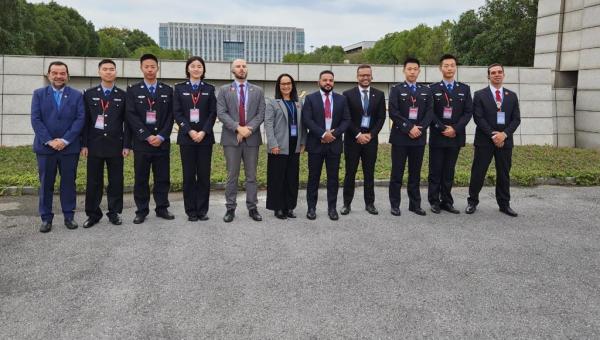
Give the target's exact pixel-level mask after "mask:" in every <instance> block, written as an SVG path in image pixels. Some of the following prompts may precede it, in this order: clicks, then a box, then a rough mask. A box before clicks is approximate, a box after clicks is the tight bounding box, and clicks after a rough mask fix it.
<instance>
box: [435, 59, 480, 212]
mask: <svg viewBox="0 0 600 340" xmlns="http://www.w3.org/2000/svg"><path fill="white" fill-rule="evenodd" d="M456 64H457V61H456V57H454V56H453V55H451V54H445V55H444V56H442V58H441V59H440V71H441V72H442V77H443V79H442V81H440V82H437V83H433V84H431V85H430V86H429V87H430V88H431V92H432V93H433V113H434V124H433V125H432V126H433V128H431V131H430V135H429V190H428V194H427V196H428V199H429V204H430V205H431V211H432V212H434V213H436V214H439V213H440V211H441V210H442V209H443V210H446V211H448V212H451V213H453V214H458V213H460V212H459V211H458V210H457V209H455V208H454V199H453V198H452V193H451V191H452V184H453V183H454V168H455V167H456V160H457V159H458V153H459V152H460V148H461V147H463V146H465V140H466V132H465V128H466V126H467V124H468V123H469V121H470V120H471V117H472V116H473V100H472V98H471V88H470V87H469V86H468V85H466V84H464V83H459V82H457V81H455V80H454V76H455V75H456Z"/></svg>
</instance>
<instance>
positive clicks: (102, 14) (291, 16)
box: [30, 0, 485, 52]
mask: <svg viewBox="0 0 600 340" xmlns="http://www.w3.org/2000/svg"><path fill="white" fill-rule="evenodd" d="M55 1H56V2H57V3H59V4H61V5H64V6H69V7H73V8H75V9H77V11H78V12H79V13H80V14H81V15H82V16H83V17H85V18H86V19H87V20H91V21H92V22H93V23H94V26H95V27H96V29H99V28H102V27H106V26H116V27H126V28H130V29H133V28H138V29H141V30H143V31H144V32H146V33H147V34H148V35H150V36H151V37H152V38H153V39H154V40H156V42H157V43H158V24H159V23H164V22H190V23H211V24H244V25H267V26H292V27H299V28H304V32H305V39H306V51H307V52H310V50H311V46H315V47H319V46H322V45H342V46H346V45H350V44H353V43H356V42H359V41H363V40H378V39H379V38H381V37H383V36H384V35H385V34H386V33H389V32H396V31H401V30H404V29H410V28H412V27H414V26H416V25H418V24H420V23H425V24H427V25H430V26H432V25H438V24H439V23H440V22H442V21H443V20H446V19H450V20H458V17H459V16H460V14H461V13H463V12H464V11H467V10H469V9H477V8H479V7H480V6H482V5H483V4H484V3H485V0H461V1H440V0H418V1H410V2H409V1H405V0H404V1H401V0H376V1H368V0H330V1H316V0H304V1H293V2H288V1H275V0H254V1H248V0H246V1H240V0H226V1H219V0H212V1H202V0H200V1H190V0H187V1H182V0H169V1H148V0H119V1H116V0H98V1H77V0H55ZM30 2H46V3H47V2H49V1H48V0H30Z"/></svg>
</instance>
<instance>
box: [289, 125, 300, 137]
mask: <svg viewBox="0 0 600 340" xmlns="http://www.w3.org/2000/svg"><path fill="white" fill-rule="evenodd" d="M290 136H292V137H298V126H296V124H292V125H290Z"/></svg>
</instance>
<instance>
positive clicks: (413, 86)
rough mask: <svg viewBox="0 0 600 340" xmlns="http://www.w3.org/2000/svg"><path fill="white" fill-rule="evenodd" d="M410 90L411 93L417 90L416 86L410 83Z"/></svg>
mask: <svg viewBox="0 0 600 340" xmlns="http://www.w3.org/2000/svg"><path fill="white" fill-rule="evenodd" d="M410 92H412V93H413V94H414V93H415V92H417V87H416V86H415V85H411V86H410Z"/></svg>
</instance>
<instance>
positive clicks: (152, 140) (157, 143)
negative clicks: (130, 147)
mask: <svg viewBox="0 0 600 340" xmlns="http://www.w3.org/2000/svg"><path fill="white" fill-rule="evenodd" d="M146 140H147V141H148V143H149V144H150V145H152V146H154V147H159V146H160V145H161V144H162V140H161V139H160V137H158V136H156V135H151V136H150V137H148V138H146Z"/></svg>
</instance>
